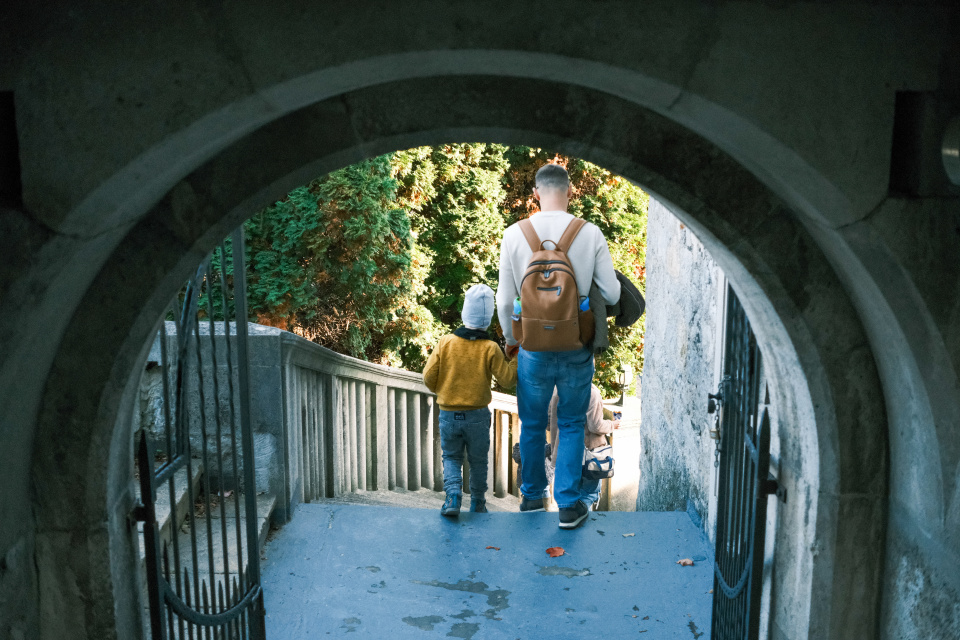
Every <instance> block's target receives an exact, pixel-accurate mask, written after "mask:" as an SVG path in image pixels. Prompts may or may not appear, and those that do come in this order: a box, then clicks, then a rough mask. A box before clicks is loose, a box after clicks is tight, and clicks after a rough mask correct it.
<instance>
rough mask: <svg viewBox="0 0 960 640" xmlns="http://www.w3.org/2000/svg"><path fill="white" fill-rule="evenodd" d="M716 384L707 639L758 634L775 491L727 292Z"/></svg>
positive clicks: (746, 337) (757, 386)
mask: <svg viewBox="0 0 960 640" xmlns="http://www.w3.org/2000/svg"><path fill="white" fill-rule="evenodd" d="M725 342H726V344H725V346H724V356H723V374H724V375H723V380H722V382H721V383H720V389H719V391H718V392H717V394H716V395H711V396H710V400H711V402H710V411H711V412H715V411H717V410H719V414H718V416H717V425H718V428H717V429H715V430H714V432H713V434H714V436H715V437H716V438H718V446H717V451H718V457H719V464H720V472H719V476H718V483H717V485H718V496H717V546H716V551H715V564H714V573H715V575H714V589H713V594H714V595H713V624H712V634H711V638H712V639H713V640H745V639H750V640H752V639H755V638H757V637H758V636H759V626H760V595H761V587H762V580H763V560H764V557H763V556H764V532H765V528H766V519H767V497H768V495H769V494H771V493H774V492H776V491H777V483H776V481H775V480H773V479H772V478H770V476H769V470H770V417H769V415H768V411H767V407H766V406H765V405H767V404H769V393H768V392H767V390H766V385H763V386H764V389H763V398H761V384H762V359H761V354H760V349H759V347H758V346H757V340H756V338H755V337H754V335H753V331H752V330H751V328H750V322H749V321H748V320H747V316H746V313H745V312H744V310H743V307H742V306H741V304H740V301H739V300H738V299H737V296H736V295H735V294H734V292H733V289H731V288H728V290H727V313H726V339H725Z"/></svg>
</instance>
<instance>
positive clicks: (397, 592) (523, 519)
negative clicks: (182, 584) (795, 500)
mask: <svg viewBox="0 0 960 640" xmlns="http://www.w3.org/2000/svg"><path fill="white" fill-rule="evenodd" d="M625 533H633V534H635V535H633V536H627V537H625V536H624V535H623V534H625ZM556 546H560V547H563V548H564V550H565V551H566V553H565V554H564V555H563V556H560V557H558V558H551V557H550V556H548V555H547V553H546V549H547V548H548V547H556ZM487 547H499V548H500V550H499V551H498V550H496V549H487ZM264 555H265V557H266V559H265V560H264V562H263V586H264V590H265V594H266V607H267V633H268V638H269V640H300V639H307V638H330V637H349V638H356V639H360V638H377V639H380V638H388V639H389V640H401V639H404V638H434V637H435V638H447V637H452V638H472V639H474V640H480V639H484V640H485V639H497V638H506V639H510V640H513V639H515V638H521V639H523V640H537V639H539V638H584V637H595V636H600V637H603V638H606V639H611V638H627V637H636V636H639V637H642V638H650V639H659V638H682V639H684V640H697V639H698V638H701V637H704V633H705V631H706V635H707V636H708V635H709V628H710V603H711V599H712V595H710V594H709V593H708V591H710V590H711V589H712V588H713V565H712V563H711V562H710V561H709V560H708V558H709V557H711V555H712V554H711V553H710V550H709V548H708V547H707V546H706V543H705V541H704V540H703V538H702V536H701V534H700V532H699V531H698V530H697V529H696V527H694V526H693V523H692V522H691V521H690V519H689V517H688V516H687V514H686V513H683V512H669V513H627V512H609V513H604V512H599V513H591V514H590V517H589V519H588V520H587V522H585V523H584V524H583V526H581V527H580V528H579V529H575V530H573V531H564V530H561V529H559V528H558V527H557V514H556V513H525V514H521V513H486V514H469V513H464V514H462V515H461V516H460V518H459V520H450V519H447V518H443V517H441V516H440V515H439V513H438V512H437V513H433V512H430V511H426V510H415V509H398V508H392V507H375V506H354V505H324V504H306V505H301V506H299V507H298V508H297V510H296V512H295V513H294V516H293V520H292V521H291V522H290V523H289V524H287V525H286V526H285V527H283V529H281V530H280V531H279V532H278V533H277V535H276V536H275V537H274V538H273V540H271V541H270V542H268V544H267V546H266V549H265V551H264ZM681 558H693V559H694V560H695V564H694V566H692V567H681V566H680V565H678V564H676V562H677V560H679V559H681ZM640 634H643V635H640ZM647 634H649V635H647Z"/></svg>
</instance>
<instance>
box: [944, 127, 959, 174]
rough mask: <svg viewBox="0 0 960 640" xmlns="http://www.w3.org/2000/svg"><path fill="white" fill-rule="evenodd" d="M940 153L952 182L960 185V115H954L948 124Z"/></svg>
mask: <svg viewBox="0 0 960 640" xmlns="http://www.w3.org/2000/svg"><path fill="white" fill-rule="evenodd" d="M940 155H941V157H942V158H943V168H944V169H946V171H947V177H949V178H950V182H952V183H953V184H955V185H957V186H960V116H954V117H953V119H951V120H950V122H949V123H948V124H947V130H946V131H945V132H944V134H943V145H942V146H941V147H940Z"/></svg>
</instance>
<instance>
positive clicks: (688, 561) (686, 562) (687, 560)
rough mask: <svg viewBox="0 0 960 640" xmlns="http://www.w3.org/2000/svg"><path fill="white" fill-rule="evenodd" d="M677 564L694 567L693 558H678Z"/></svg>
mask: <svg viewBox="0 0 960 640" xmlns="http://www.w3.org/2000/svg"><path fill="white" fill-rule="evenodd" d="M677 564H678V565H680V566H681V567H692V566H693V560H691V559H690V558H684V559H683V560H677Z"/></svg>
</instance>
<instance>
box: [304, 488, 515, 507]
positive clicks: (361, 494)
mask: <svg viewBox="0 0 960 640" xmlns="http://www.w3.org/2000/svg"><path fill="white" fill-rule="evenodd" d="M445 497H446V495H445V494H444V493H443V492H442V491H433V490H431V489H418V490H416V491H410V490H407V489H400V488H397V489H394V490H392V491H360V490H358V491H356V492H353V493H348V494H345V495H343V496H339V497H336V498H321V499H318V500H313V501H312V504H361V505H363V504H365V505H376V506H383V507H400V508H408V509H439V508H440V506H441V505H442V504H443V501H444V499H445ZM463 502H464V505H463V509H464V511H466V510H467V509H469V508H470V496H469V494H467V495H464V497H463ZM487 509H489V510H490V511H498V512H499V511H519V510H520V501H519V499H518V498H515V497H513V496H507V497H505V498H497V497H496V496H493V495H491V494H490V493H489V492H488V493H487Z"/></svg>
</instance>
